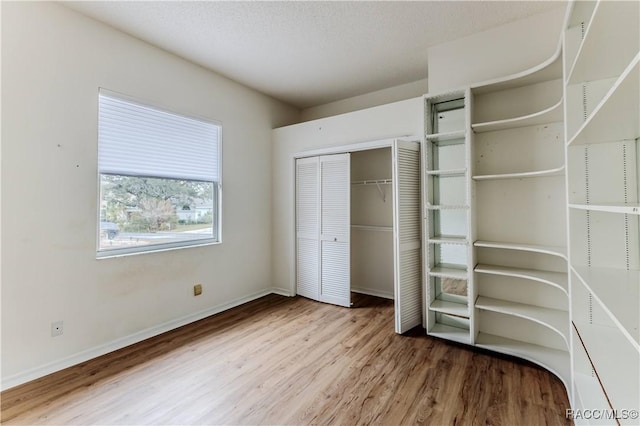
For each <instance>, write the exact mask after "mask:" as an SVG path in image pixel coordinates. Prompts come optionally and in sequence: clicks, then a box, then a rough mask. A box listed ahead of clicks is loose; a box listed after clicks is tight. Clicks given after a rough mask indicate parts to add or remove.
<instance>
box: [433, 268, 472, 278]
mask: <svg viewBox="0 0 640 426" xmlns="http://www.w3.org/2000/svg"><path fill="white" fill-rule="evenodd" d="M429 275H431V276H434V277H441V278H453V279H456V280H466V279H467V270H466V269H458V268H446V267H443V266H436V267H435V268H431V270H430V271H429Z"/></svg>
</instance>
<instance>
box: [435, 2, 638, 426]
mask: <svg viewBox="0 0 640 426" xmlns="http://www.w3.org/2000/svg"><path fill="white" fill-rule="evenodd" d="M566 24H567V28H566V29H565V32H564V35H563V40H562V45H561V46H559V48H558V51H557V52H556V55H554V57H553V58H550V59H549V60H548V61H545V63H543V64H541V65H540V66H537V67H534V68H532V69H531V70H529V71H527V72H522V73H519V74H516V75H513V76H510V77H507V78H504V79H498V80H493V81H490V82H486V83H483V84H477V85H472V86H471V87H470V88H469V89H468V90H466V91H464V92H462V91H460V92H456V93H447V94H444V95H442V96H427V97H426V98H425V105H426V120H425V122H426V131H425V133H426V134H425V142H426V149H425V158H424V164H425V171H424V175H423V183H424V185H423V187H424V188H425V190H424V197H425V200H424V206H425V208H424V212H425V227H424V228H425V229H424V241H425V248H426V249H425V254H424V255H425V262H424V265H425V280H426V304H425V306H426V308H425V310H426V312H425V314H426V315H425V317H426V328H427V333H428V334H429V335H432V336H437V337H440V338H444V339H449V340H453V341H457V342H461V343H466V344H470V345H474V346H478V347H482V348H485V349H489V350H492V351H496V352H501V353H504V354H509V355H514V356H518V357H521V358H523V359H527V360H530V361H532V362H534V363H537V364H539V365H541V366H543V367H545V368H547V369H548V370H550V371H551V372H553V373H555V374H556V375H557V376H558V377H559V378H560V379H561V380H562V381H563V382H564V384H565V386H566V387H567V390H568V393H569V397H570V399H571V401H572V407H573V408H582V409H592V410H597V409H600V410H602V409H609V410H617V411H616V412H617V413H620V410H640V146H639V145H640V2H637V1H631V2H617V1H616V2H614V1H602V0H598V1H589V0H586V1H577V2H574V3H572V4H571V6H570V8H569V11H568V15H567V20H566ZM455 99H463V101H462V105H461V106H460V109H461V111H459V112H458V113H457V119H452V117H451V116H450V115H449V116H447V115H448V114H444V117H441V116H438V114H439V113H440V112H442V111H445V112H447V111H451V109H447V108H444V109H443V108H439V107H440V106H441V105H439V104H440V103H443V102H448V101H452V100H455ZM434 116H436V117H437V119H435V120H434ZM438 120H441V123H440V122H439V121H438ZM440 124H443V125H442V126H441V125H440ZM447 213H451V214H452V215H451V216H447V217H445V216H443V215H446V214H447ZM454 224H455V225H456V226H453V225H454ZM445 279H447V280H453V281H455V282H457V283H458V284H460V283H464V284H466V293H465V294H464V296H460V295H455V294H454V295H451V294H444V293H443V291H442V286H443V285H444V282H443V280H445ZM445 293H446V292H445ZM634 422H637V419H631V418H619V419H616V420H615V421H614V424H615V423H617V424H633V423H634Z"/></svg>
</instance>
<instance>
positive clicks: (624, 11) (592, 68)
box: [567, 1, 640, 84]
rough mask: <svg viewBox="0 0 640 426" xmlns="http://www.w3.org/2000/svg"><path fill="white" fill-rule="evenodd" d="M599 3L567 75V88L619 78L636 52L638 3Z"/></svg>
mask: <svg viewBox="0 0 640 426" xmlns="http://www.w3.org/2000/svg"><path fill="white" fill-rule="evenodd" d="M616 3H617V2H608V1H599V2H598V3H597V5H596V7H595V10H594V11H593V14H592V17H591V21H590V22H589V25H588V27H587V30H586V32H585V34H584V39H583V41H582V44H581V45H580V47H579V48H578V52H577V54H576V59H575V61H574V63H573V64H572V66H571V69H570V70H569V72H568V73H567V84H573V83H579V82H582V81H591V80H598V79H601V78H605V77H611V76H613V75H619V74H620V72H621V71H622V70H623V69H624V66H625V65H626V64H627V63H628V61H629V58H630V55H633V54H634V53H635V52H637V51H638V44H639V41H638V40H640V34H639V33H638V14H639V13H640V9H639V7H638V2H628V3H626V4H624V5H623V6H621V5H619V4H616Z"/></svg>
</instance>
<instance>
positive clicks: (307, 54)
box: [64, 1, 563, 108]
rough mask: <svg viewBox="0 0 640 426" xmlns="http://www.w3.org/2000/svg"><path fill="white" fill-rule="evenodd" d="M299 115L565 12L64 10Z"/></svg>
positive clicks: (530, 7) (260, 5) (481, 7)
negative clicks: (446, 48)
mask: <svg viewBox="0 0 640 426" xmlns="http://www.w3.org/2000/svg"><path fill="white" fill-rule="evenodd" d="M64 4H65V5H66V6H67V7H69V8H72V9H74V10H77V11H79V12H81V13H83V14H85V15H88V16H90V17H92V18H95V19H97V20H99V21H103V22H105V23H107V24H109V25H111V26H113V27H115V28H117V29H119V30H121V31H124V32H126V33H129V34H131V35H133V36H135V37H137V38H139V39H142V40H145V41H147V42H149V43H151V44H154V45H156V46H159V47H161V48H163V49H165V50H167V51H169V52H173V53H175V54H177V55H179V56H181V57H183V58H186V59H188V60H190V61H192V62H195V63H197V64H200V65H202V66H204V67H206V68H209V69H211V70H214V71H216V72H218V73H220V74H222V75H224V76H227V77H229V78H231V79H233V80H235V81H238V82H240V83H243V84H245V85H247V86H249V87H252V88H255V89H257V90H259V91H261V92H263V93H266V94H268V95H271V96H273V97H274V98H277V99H280V100H282V101H285V102H287V103H289V104H292V105H295V106H297V107H299V108H307V107H310V106H316V105H321V104H324V103H328V102H331V101H335V100H339V99H344V98H348V97H351V96H355V95H360V94H363V93H368V92H372V91H376V90H380V89H384V88H388V87H392V86H396V85H400V84H404V83H408V82H412V81H416V80H420V79H424V78H426V77H427V48H428V47H430V46H433V45H436V44H439V43H443V42H446V41H451V40H455V39H457V38H461V37H464V36H467V35H469V34H472V33H474V32H478V31H482V30H485V29H488V28H491V27H494V26H496V25H501V24H504V23H507V22H510V21H514V20H516V19H521V18H524V17H526V16H529V15H533V14H536V13H540V12H544V11H547V10H550V9H552V8H556V7H562V6H563V4H562V3H557V2H552V1H501V2H493V1H491V2H490V1H422V2H405V1H391V2H382V1H381V2H360V1H357V2H347V1H344V2H342V1H338V2H316V1H286V2H260V1H248V2H244V1H240V2H219V1H208V2H207V1H205V2H180V1H178V2H173V1H170V2H164V1H152V2H129V1H106V2H65V3H64Z"/></svg>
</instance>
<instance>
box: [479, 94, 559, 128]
mask: <svg viewBox="0 0 640 426" xmlns="http://www.w3.org/2000/svg"><path fill="white" fill-rule="evenodd" d="M562 118H563V117H562V99H560V100H559V101H558V102H557V103H556V104H554V105H552V106H550V107H549V108H546V109H544V110H542V111H538V112H535V113H533V114H528V115H523V116H521V117H515V118H508V119H504V120H496V121H488V122H485V123H476V124H472V125H471V128H472V129H473V131H474V132H476V133H484V132H496V131H499V130H507V129H515V128H518V127H528V126H536V125H539V124H547V123H555V122H560V121H562Z"/></svg>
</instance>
